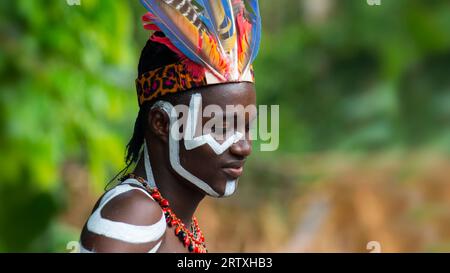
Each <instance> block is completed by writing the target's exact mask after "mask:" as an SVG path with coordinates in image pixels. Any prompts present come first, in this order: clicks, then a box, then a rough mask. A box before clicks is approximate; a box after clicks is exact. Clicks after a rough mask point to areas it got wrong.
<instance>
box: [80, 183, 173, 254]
mask: <svg viewBox="0 0 450 273" xmlns="http://www.w3.org/2000/svg"><path fill="white" fill-rule="evenodd" d="M131 185H136V186H138V187H133V186H131ZM141 187H142V186H141V184H140V183H139V182H138V181H136V180H134V179H128V180H126V181H124V182H123V183H121V184H119V185H117V186H116V187H114V188H113V189H111V190H110V191H108V192H107V193H106V194H105V195H104V196H103V198H102V199H101V200H100V204H99V206H98V208H97V209H96V210H95V211H94V212H93V213H92V215H91V216H90V217H89V220H88V222H87V229H88V231H89V232H91V233H94V234H97V235H102V236H105V237H108V238H111V239H115V240H119V241H123V242H126V243H130V244H143V243H150V242H157V241H159V240H160V239H161V238H162V236H163V235H164V233H165V231H166V219H165V217H164V214H163V212H162V211H161V218H160V219H159V220H158V222H156V223H155V224H153V225H148V226H140V225H132V224H128V223H123V222H117V221H112V220H109V219H105V218H103V217H102V215H101V211H102V209H103V207H104V206H105V205H106V204H107V203H108V202H110V201H111V200H112V199H114V197H117V196H119V195H121V194H123V193H126V192H129V191H131V190H139V191H142V192H143V193H145V194H146V195H147V196H148V197H149V198H151V199H152V200H153V198H152V197H151V196H150V194H149V193H148V192H147V191H146V190H145V189H143V188H141ZM160 246H161V241H159V242H158V243H157V244H156V245H155V246H154V247H153V248H152V249H151V250H150V253H152V252H156V251H157V250H158V248H159V247H160ZM80 252H82V253H89V252H95V249H94V250H87V249H86V248H84V247H83V246H82V245H81V244H80Z"/></svg>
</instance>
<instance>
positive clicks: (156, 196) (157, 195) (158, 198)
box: [152, 192, 161, 201]
mask: <svg viewBox="0 0 450 273" xmlns="http://www.w3.org/2000/svg"><path fill="white" fill-rule="evenodd" d="M152 197H153V199H155V200H157V201H158V200H160V199H161V194H159V192H155V193H153V194H152Z"/></svg>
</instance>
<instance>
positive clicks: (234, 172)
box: [222, 167, 244, 178]
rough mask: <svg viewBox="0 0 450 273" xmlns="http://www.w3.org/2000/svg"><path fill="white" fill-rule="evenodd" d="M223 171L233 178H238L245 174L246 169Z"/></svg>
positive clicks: (224, 169) (226, 169) (225, 169)
mask: <svg viewBox="0 0 450 273" xmlns="http://www.w3.org/2000/svg"><path fill="white" fill-rule="evenodd" d="M222 169H223V171H224V172H225V173H226V174H228V175H229V176H231V177H232V178H238V177H240V176H241V175H242V173H243V172H244V167H239V168H222Z"/></svg>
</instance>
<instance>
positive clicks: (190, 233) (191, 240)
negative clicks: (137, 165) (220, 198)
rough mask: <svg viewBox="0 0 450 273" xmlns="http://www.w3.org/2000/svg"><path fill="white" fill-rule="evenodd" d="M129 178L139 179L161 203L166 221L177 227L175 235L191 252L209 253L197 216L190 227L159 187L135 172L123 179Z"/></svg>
mask: <svg viewBox="0 0 450 273" xmlns="http://www.w3.org/2000/svg"><path fill="white" fill-rule="evenodd" d="M128 178H132V179H136V180H137V181H139V182H140V183H141V184H142V185H143V186H144V187H145V189H146V190H147V191H148V192H149V193H150V195H151V196H152V197H153V199H154V200H155V201H156V202H158V204H159V205H160V207H161V209H162V211H163V213H164V216H165V218H166V223H167V225H168V226H169V227H174V228H175V236H177V237H178V239H179V240H180V242H181V243H182V244H183V245H184V247H187V249H188V251H189V252H191V253H207V252H208V250H207V249H206V245H205V237H204V236H203V233H202V231H201V230H200V227H199V226H198V222H197V218H196V217H195V216H194V217H192V223H191V228H190V229H188V228H186V226H185V225H184V223H183V222H182V221H181V220H180V219H179V218H178V217H177V216H176V215H175V213H174V212H173V211H172V209H171V208H170V205H169V201H168V200H167V199H164V198H163V197H162V195H161V193H160V192H159V190H158V189H157V188H151V187H150V186H149V185H148V183H147V182H146V181H145V179H143V178H142V177H139V176H137V175H135V174H132V173H131V174H128V175H126V176H125V177H124V178H122V180H123V181H124V180H126V179H128Z"/></svg>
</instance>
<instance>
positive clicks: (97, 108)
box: [0, 0, 450, 252]
mask: <svg viewBox="0 0 450 273" xmlns="http://www.w3.org/2000/svg"><path fill="white" fill-rule="evenodd" d="M260 2H261V8H262V13H263V24H264V35H263V41H262V48H261V52H260V56H259V58H258V60H257V61H256V63H255V70H256V77H257V90H258V102H259V103H260V104H269V105H271V104H279V105H280V109H281V116H280V120H281V123H280V129H281V132H280V149H279V151H278V153H290V154H303V153H311V152H320V151H329V150H343V151H350V152H351V151H362V152H371V151H374V150H385V149H411V148H416V147H421V146H424V147H436V148H437V149H440V150H445V151H450V149H449V148H450V107H449V105H450V77H449V75H450V35H448V31H449V29H450V5H448V3H447V1H445V0H442V1H437V0H433V1H431V0H430V1H421V0H409V1H406V0H396V1H382V5H381V6H377V7H373V6H369V5H367V4H366V1H363V0H334V1H333V0H328V1H327V0H324V1H316V4H313V2H314V0H312V1H311V0H309V1H307V0H304V1H300V0H280V1H265V0H262V1H260ZM317 3H319V4H317ZM144 12H145V11H144V9H143V8H142V7H141V6H140V5H139V3H138V1H137V0H136V1H123V0H122V1H110V0H81V6H69V5H68V4H67V3H66V2H65V1H63V0H61V1H52V2H49V1H46V0H18V1H1V2H0V39H1V43H0V82H1V86H0V151H1V155H0V170H1V173H2V178H1V180H2V181H1V182H0V183H1V184H0V204H1V206H0V252H1V251H51V250H52V249H54V247H55V245H57V244H58V243H59V240H61V242H63V240H65V238H68V237H70V236H75V235H73V234H75V233H73V234H72V235H70V236H69V235H64V234H67V233H69V234H70V231H67V230H65V228H64V227H61V226H59V224H57V220H56V216H57V215H58V213H59V212H60V211H61V210H62V209H63V208H64V206H65V205H66V204H65V194H66V192H65V191H64V187H63V186H62V179H63V178H62V170H63V167H64V165H65V164H67V163H68V162H76V163H78V164H80V165H81V166H86V168H87V169H88V173H89V179H90V181H93V182H94V185H95V187H96V189H97V191H100V190H101V189H103V186H104V185H105V183H106V182H107V181H108V180H109V179H110V178H112V176H113V175H114V174H115V173H116V172H117V171H118V170H120V169H121V168H122V167H123V156H124V150H125V144H126V143H127V140H128V138H129V137H130V136H131V133H132V128H133V125H134V118H135V116H136V114H137V109H138V108H137V103H136V102H137V101H136V97H135V91H134V78H135V76H136V67H137V62H138V58H139V52H140V49H141V47H142V46H143V45H144V43H145V40H146V39H147V37H148V33H147V32H145V31H144V30H143V29H142V27H141V24H140V19H139V18H140V15H142V14H143V13H144ZM58 234H59V235H58ZM61 234H62V235H61ZM61 238H63V239H61Z"/></svg>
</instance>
